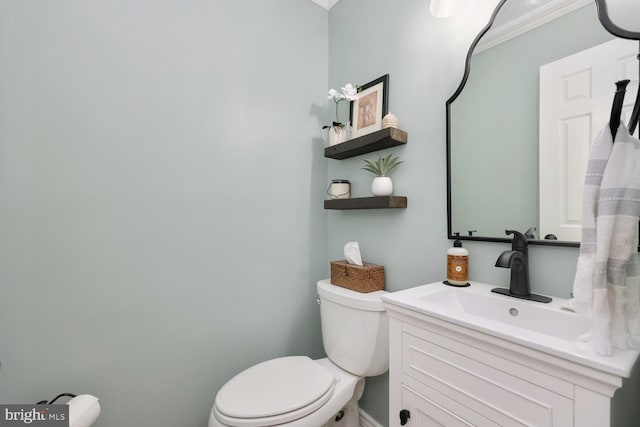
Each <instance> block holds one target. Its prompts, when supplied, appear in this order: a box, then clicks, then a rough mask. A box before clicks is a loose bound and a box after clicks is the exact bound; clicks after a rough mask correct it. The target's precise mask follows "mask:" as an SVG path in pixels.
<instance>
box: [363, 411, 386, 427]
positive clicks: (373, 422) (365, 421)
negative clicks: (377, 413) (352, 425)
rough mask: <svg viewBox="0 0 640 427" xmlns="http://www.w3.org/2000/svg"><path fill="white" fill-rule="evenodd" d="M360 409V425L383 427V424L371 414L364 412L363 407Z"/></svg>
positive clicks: (364, 426)
mask: <svg viewBox="0 0 640 427" xmlns="http://www.w3.org/2000/svg"><path fill="white" fill-rule="evenodd" d="M359 411H360V427H382V424H380V423H379V422H377V421H376V420H374V419H373V418H371V415H369V414H367V413H366V412H364V411H363V410H362V409H360V410H359Z"/></svg>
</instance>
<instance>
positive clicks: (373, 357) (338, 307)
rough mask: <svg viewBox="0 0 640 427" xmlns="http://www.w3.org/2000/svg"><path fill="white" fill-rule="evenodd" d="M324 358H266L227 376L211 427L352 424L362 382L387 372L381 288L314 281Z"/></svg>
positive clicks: (354, 425)
mask: <svg viewBox="0 0 640 427" xmlns="http://www.w3.org/2000/svg"><path fill="white" fill-rule="evenodd" d="M317 290H318V296H319V301H320V318H321V323H322V341H323V344H324V349H325V352H326V354H327V356H328V357H327V358H324V359H319V360H312V359H311V358H309V357H307V356H290V357H281V358H277V359H272V360H268V361H266V362H262V363H259V364H257V365H255V366H252V367H250V368H248V369H246V370H244V371H242V372H240V373H239V374H237V375H236V376H235V377H233V378H231V379H230V380H229V381H228V382H227V383H226V384H225V385H224V386H222V388H221V389H220V390H219V391H218V394H217V395H216V398H215V402H214V404H213V408H212V409H211V414H210V415H209V427H269V426H282V427H333V426H336V427H357V426H358V425H359V414H358V400H359V399H360V397H361V396H362V393H363V392H364V379H365V377H371V376H376V375H381V374H383V373H385V372H387V370H388V369H389V324H388V320H387V315H386V312H385V311H384V307H383V305H382V299H381V296H382V295H384V294H385V293H386V292H385V291H376V292H370V293H360V292H355V291H351V290H349V289H345V288H341V287H339V286H335V285H332V284H331V283H330V281H329V280H321V281H319V282H318V284H317Z"/></svg>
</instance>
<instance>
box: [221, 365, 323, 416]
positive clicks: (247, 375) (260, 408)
mask: <svg viewBox="0 0 640 427" xmlns="http://www.w3.org/2000/svg"><path fill="white" fill-rule="evenodd" d="M274 384H276V385H277V386H276V387H275V392H274ZM334 384H335V378H334V376H333V375H332V373H331V372H330V371H329V370H327V369H325V368H323V367H322V366H321V365H320V364H318V363H316V362H315V361H313V360H311V359H310V358H309V357H307V356H292V357H281V358H278V359H273V360H268V361H266V362H263V363H260V364H258V365H255V366H253V367H251V368H249V369H247V370H245V371H243V372H241V373H239V374H238V375H236V376H235V377H233V378H232V379H231V380H229V382H227V383H226V384H225V385H224V386H223V387H222V388H221V389H220V391H219V392H218V395H217V396H216V399H215V404H214V407H213V410H214V414H215V417H216V418H217V419H218V420H219V421H220V422H222V423H224V424H225V425H228V426H236V427H259V426H274V425H278V424H283V423H287V422H290V421H293V420H296V419H299V418H302V417H305V416H306V415H308V414H310V413H312V412H314V411H316V410H317V409H318V408H320V407H322V406H323V405H324V404H325V403H326V402H327V401H329V399H331V397H332V396H333V393H334V388H335V385H334Z"/></svg>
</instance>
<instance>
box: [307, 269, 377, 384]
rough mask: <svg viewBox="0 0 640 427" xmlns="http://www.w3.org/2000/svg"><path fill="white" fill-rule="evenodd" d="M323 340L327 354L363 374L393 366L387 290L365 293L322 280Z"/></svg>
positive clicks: (335, 361) (358, 373) (333, 359)
mask: <svg viewBox="0 0 640 427" xmlns="http://www.w3.org/2000/svg"><path fill="white" fill-rule="evenodd" d="M317 289H318V295H319V297H320V317H321V321H322V341H323V343H324V350H325V352H326V353H327V356H328V357H329V359H331V361H332V362H333V363H335V364H336V365H338V366H339V367H341V368H342V369H344V370H345V371H347V372H350V373H352V374H354V375H358V376H361V377H373V376H376V375H380V374H384V373H385V372H387V370H388V369H389V321H388V319H387V313H386V311H385V309H384V306H383V305H382V299H381V298H380V297H381V295H384V294H385V293H386V292H385V291H376V292H369V293H361V292H355V291H351V290H349V289H345V288H341V287H339V286H335V285H332V284H331V283H330V281H329V280H321V281H319V282H318V287H317Z"/></svg>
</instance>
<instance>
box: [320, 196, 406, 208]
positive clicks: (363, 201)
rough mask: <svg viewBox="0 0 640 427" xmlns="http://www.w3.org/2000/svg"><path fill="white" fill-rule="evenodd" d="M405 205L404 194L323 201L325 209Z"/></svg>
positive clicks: (403, 206) (397, 206) (401, 206)
mask: <svg viewBox="0 0 640 427" xmlns="http://www.w3.org/2000/svg"><path fill="white" fill-rule="evenodd" d="M406 207H407V198H406V197H404V196H379V197H359V198H355V199H331V200H325V201H324V208H325V209H338V210H346V209H387V208H399V209H405V208H406Z"/></svg>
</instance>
